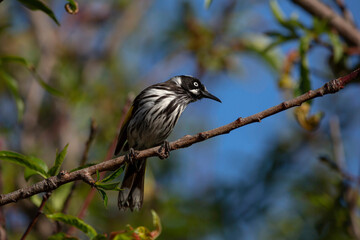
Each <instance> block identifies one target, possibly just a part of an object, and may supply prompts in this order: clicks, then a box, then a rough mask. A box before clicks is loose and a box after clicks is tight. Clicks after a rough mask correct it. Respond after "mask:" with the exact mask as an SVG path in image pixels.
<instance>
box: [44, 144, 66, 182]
mask: <svg viewBox="0 0 360 240" xmlns="http://www.w3.org/2000/svg"><path fill="white" fill-rule="evenodd" d="M68 146H69V144H66V146H65V147H64V149H63V150H62V151H61V152H59V153H58V152H56V159H55V163H54V166H53V167H52V168H50V170H49V172H48V173H49V174H50V176H55V175H57V174H58V173H59V171H60V167H61V165H62V163H63V161H64V159H65V156H66V152H67V148H68Z"/></svg>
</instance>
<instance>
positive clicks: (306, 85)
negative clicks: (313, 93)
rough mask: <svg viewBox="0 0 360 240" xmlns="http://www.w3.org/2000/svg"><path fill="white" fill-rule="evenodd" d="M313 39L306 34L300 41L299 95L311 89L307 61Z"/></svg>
mask: <svg viewBox="0 0 360 240" xmlns="http://www.w3.org/2000/svg"><path fill="white" fill-rule="evenodd" d="M311 39H312V36H311V35H310V34H306V35H305V36H303V37H302V38H301V39H300V46H299V55H300V83H299V88H298V92H299V94H303V93H305V92H307V91H309V90H310V89H311V82H310V71H309V66H308V61H307V53H308V51H309V47H310V41H311Z"/></svg>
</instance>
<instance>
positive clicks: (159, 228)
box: [151, 210, 162, 239]
mask: <svg viewBox="0 0 360 240" xmlns="http://www.w3.org/2000/svg"><path fill="white" fill-rule="evenodd" d="M151 215H152V217H153V224H154V226H155V230H153V231H151V236H152V239H156V238H157V237H158V236H159V235H160V234H161V231H162V226H161V221H160V217H159V216H158V215H157V213H156V212H155V211H154V210H151Z"/></svg>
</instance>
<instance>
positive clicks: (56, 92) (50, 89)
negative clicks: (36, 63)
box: [30, 69, 63, 97]
mask: <svg viewBox="0 0 360 240" xmlns="http://www.w3.org/2000/svg"><path fill="white" fill-rule="evenodd" d="M30 70H31V72H32V74H33V75H34V77H35V79H36V81H37V82H38V83H39V84H40V86H41V87H42V88H43V89H45V90H46V91H47V92H49V93H51V94H52V95H55V96H59V97H61V96H63V93H62V92H60V91H59V90H57V89H55V88H53V87H52V86H50V85H49V84H47V83H46V82H45V81H44V80H43V79H42V78H41V77H40V76H39V74H38V73H37V72H36V71H35V70H34V69H30Z"/></svg>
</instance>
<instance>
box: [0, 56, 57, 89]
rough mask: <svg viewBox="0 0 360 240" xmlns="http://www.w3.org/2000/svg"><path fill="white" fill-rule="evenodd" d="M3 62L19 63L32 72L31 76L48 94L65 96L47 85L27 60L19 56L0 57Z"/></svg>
mask: <svg viewBox="0 0 360 240" xmlns="http://www.w3.org/2000/svg"><path fill="white" fill-rule="evenodd" d="M1 62H15V63H19V64H21V65H23V66H24V67H26V68H27V69H28V70H29V71H30V72H31V74H32V75H33V76H34V78H35V80H36V81H37V82H38V83H39V84H40V86H41V87H42V88H43V89H45V90H46V91H47V92H49V93H51V94H53V95H55V96H63V94H62V93H61V92H60V91H59V90H57V89H55V88H53V87H51V86H50V85H49V84H47V83H46V82H45V81H44V80H43V79H42V78H41V77H40V76H39V74H38V73H37V72H36V71H35V67H34V65H32V64H31V63H30V62H28V61H27V60H26V59H25V58H22V57H18V56H3V57H0V63H1Z"/></svg>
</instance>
